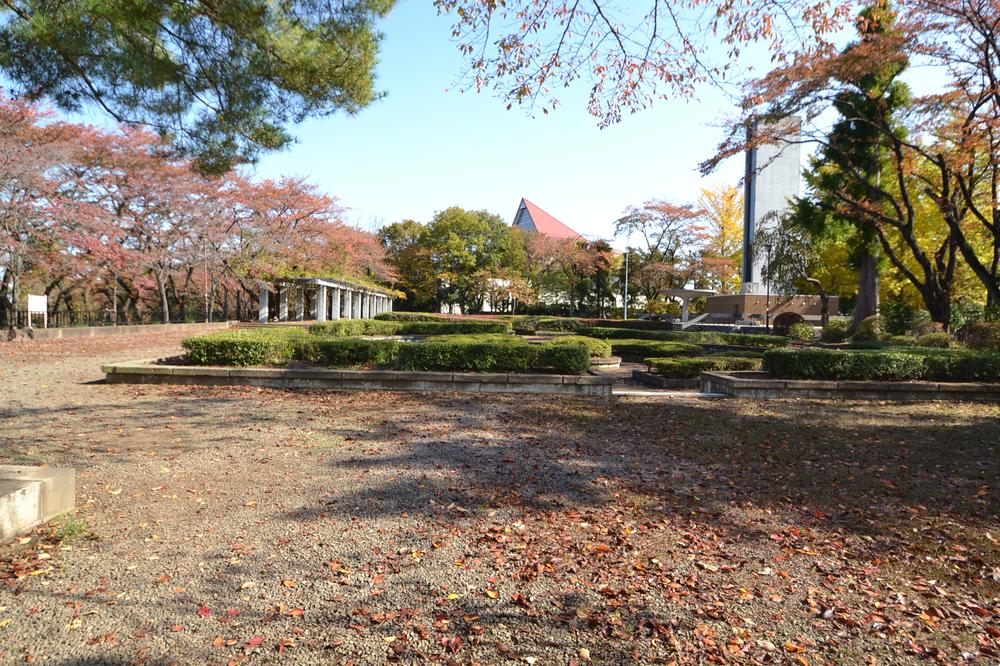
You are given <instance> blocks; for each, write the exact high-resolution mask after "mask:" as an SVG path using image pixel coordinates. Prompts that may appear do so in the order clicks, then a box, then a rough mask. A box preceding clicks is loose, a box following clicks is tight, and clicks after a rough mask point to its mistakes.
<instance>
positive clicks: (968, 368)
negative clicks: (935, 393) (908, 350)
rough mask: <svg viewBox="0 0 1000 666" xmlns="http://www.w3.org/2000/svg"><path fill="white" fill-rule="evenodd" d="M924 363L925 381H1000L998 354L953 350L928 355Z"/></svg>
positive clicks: (999, 355)
mask: <svg viewBox="0 0 1000 666" xmlns="http://www.w3.org/2000/svg"><path fill="white" fill-rule="evenodd" d="M934 351H938V350H934ZM924 363H925V364H926V372H925V379H930V380H936V381H945V382H947V381H951V382H995V381H1000V354H996V353H983V352H969V351H954V350H953V351H950V352H943V353H937V354H927V355H925V356H924Z"/></svg>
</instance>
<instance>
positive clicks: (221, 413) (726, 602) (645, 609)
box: [0, 335, 1000, 665]
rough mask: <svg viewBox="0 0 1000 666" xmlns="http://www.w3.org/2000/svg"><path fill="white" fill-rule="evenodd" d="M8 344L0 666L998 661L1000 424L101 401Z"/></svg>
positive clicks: (75, 373)
mask: <svg viewBox="0 0 1000 666" xmlns="http://www.w3.org/2000/svg"><path fill="white" fill-rule="evenodd" d="M179 339H180V338H179V337H178V336H171V335H156V336H142V337H138V336H137V337H132V338H120V339H113V338H107V339H93V340H81V341H51V342H49V341H45V342H34V343H30V342H29V343H13V344H6V345H5V344H0V460H3V461H4V462H12V463H20V464H48V465H54V466H55V465H58V466H72V467H74V468H76V470H77V475H78V477H77V478H78V490H77V504H78V506H79V510H78V512H77V513H76V514H75V515H74V516H72V517H70V518H69V519H64V520H62V521H60V522H59V523H57V524H56V525H53V526H49V527H46V528H43V529H39V530H38V531H36V532H35V533H34V534H32V535H29V536H30V539H22V540H20V541H19V542H17V543H14V544H11V545H8V546H0V663H24V662H26V661H29V662H33V663H44V664H74V665H83V664H126V663H129V664H132V663H139V664H142V663H145V664H169V663H178V664H205V663H208V664H231V663H236V664H242V663H292V664H297V663H303V664H306V663H317V664H327V663H334V664H336V663H345V664H346V663H356V664H370V663H371V664H375V663H384V662H387V661H398V662H401V663H415V662H422V661H424V660H431V661H439V662H442V663H460V664H466V663H483V664H493V663H512V664H514V663H519V664H569V663H579V664H583V663H587V662H590V663H605V664H622V663H664V664H669V663H677V664H700V663H797V664H806V665H811V664H823V663H848V664H853V663H863V664H871V663H876V664H906V663H926V662H927V661H928V660H937V661H938V662H940V663H955V662H959V661H964V662H966V663H984V664H995V663H998V659H1000V647H998V645H1000V644H998V641H1000V599H998V597H1000V561H998V553H1000V547H998V539H1000V509H998V496H997V491H998V484H1000V481H998V479H1000V463H998V459H1000V456H998V455H997V448H998V442H1000V408H998V407H997V406H987V405H946V404H920V405H898V404H881V403H856V404H851V403H823V402H818V401H803V402H795V401H772V402H761V403H754V402H749V401H740V402H737V401H729V400H715V401H709V400H698V399H697V398H694V397H691V398H684V397H681V398H678V399H677V401H676V402H664V401H663V400H662V399H661V400H648V401H647V400H644V399H642V398H629V399H611V400H606V401H605V400H600V399H576V398H565V397H544V396H521V395H516V396H495V395H490V396H475V395H457V394H456V395H451V394H415V393H405V394H404V393H364V392H354V393H352V392H321V391H278V390H268V389H254V388H233V389H229V388H210V387H170V386H134V385H105V384H103V383H100V381H99V380H100V379H101V375H100V372H99V366H100V365H101V364H102V363H106V362H110V361H117V360H126V359H136V358H150V357H156V356H161V355H171V354H174V353H177V351H178V343H179Z"/></svg>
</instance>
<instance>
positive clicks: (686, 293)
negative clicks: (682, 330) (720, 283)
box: [660, 289, 715, 322]
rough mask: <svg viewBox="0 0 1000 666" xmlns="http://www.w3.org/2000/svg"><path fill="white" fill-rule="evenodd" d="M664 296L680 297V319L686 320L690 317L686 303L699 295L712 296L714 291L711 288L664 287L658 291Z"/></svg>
mask: <svg viewBox="0 0 1000 666" xmlns="http://www.w3.org/2000/svg"><path fill="white" fill-rule="evenodd" d="M660 293H661V294H663V295H664V296H670V297H672V298H679V299H681V321H682V322H687V320H688V319H689V318H690V313H689V311H688V305H689V303H690V301H691V299H692V298H698V297H699V296H713V295H715V292H714V291H712V290H711V289H664V290H663V291H661V292H660Z"/></svg>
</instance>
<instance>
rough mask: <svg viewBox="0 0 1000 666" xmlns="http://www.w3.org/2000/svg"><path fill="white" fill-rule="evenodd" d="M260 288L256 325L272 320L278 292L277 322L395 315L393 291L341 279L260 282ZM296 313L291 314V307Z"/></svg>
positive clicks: (295, 279) (303, 278) (312, 278)
mask: <svg viewBox="0 0 1000 666" xmlns="http://www.w3.org/2000/svg"><path fill="white" fill-rule="evenodd" d="M258 286H259V287H260V300H259V309H258V312H257V322H258V323H260V324H266V323H267V322H268V321H269V320H270V319H271V306H270V299H271V291H272V289H273V290H274V291H275V292H276V293H277V299H278V316H277V319H278V321H289V320H295V321H305V320H307V319H309V320H315V321H336V320H338V319H371V318H373V317H374V316H375V315H377V314H381V313H383V312H392V295H391V294H390V292H388V291H385V290H382V289H377V288H372V287H367V286H364V285H360V284H357V283H353V282H347V281H345V280H341V279H339V278H328V277H301V278H285V279H281V280H276V281H275V282H273V283H271V282H265V281H263V280H259V281H258ZM293 303H294V307H295V312H294V315H291V314H290V312H289V310H290V306H291V305H292V304H293Z"/></svg>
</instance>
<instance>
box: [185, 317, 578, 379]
mask: <svg viewBox="0 0 1000 666" xmlns="http://www.w3.org/2000/svg"><path fill="white" fill-rule="evenodd" d="M183 345H184V347H185V348H186V349H187V350H188V358H189V359H190V360H191V361H192V362H194V363H196V364H198V365H233V366H246V365H285V364H287V363H289V362H291V361H303V362H307V363H318V364H322V365H327V366H333V367H351V366H359V365H362V366H367V365H374V366H380V367H385V368H388V369H394V370H440V371H454V372H464V371H472V372H525V371H528V370H532V369H551V370H555V371H558V372H563V373H582V372H585V371H586V370H587V369H588V368H589V367H590V352H589V350H588V347H587V345H585V344H583V343H577V344H569V343H566V344H559V345H533V344H529V343H528V342H527V341H525V340H522V339H520V338H515V337H513V336H509V335H500V334H486V335H448V336H437V337H430V338H427V339H426V340H422V341H420V342H402V341H400V340H366V339H360V338H347V337H324V336H319V335H308V334H306V333H305V332H304V331H302V330H301V329H292V328H283V329H281V330H273V331H261V330H249V331H226V332H222V333H211V334H208V335H203V336H198V337H194V338H188V339H187V340H184V342H183Z"/></svg>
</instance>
